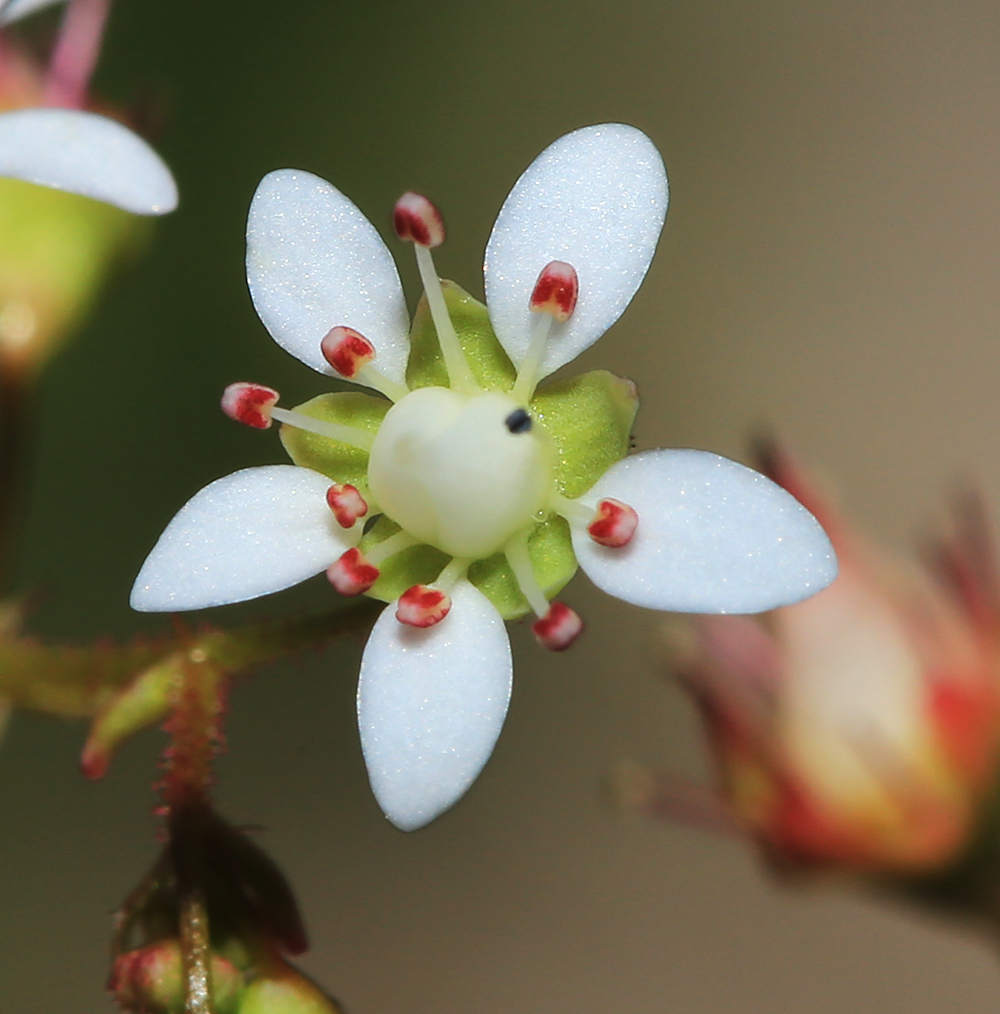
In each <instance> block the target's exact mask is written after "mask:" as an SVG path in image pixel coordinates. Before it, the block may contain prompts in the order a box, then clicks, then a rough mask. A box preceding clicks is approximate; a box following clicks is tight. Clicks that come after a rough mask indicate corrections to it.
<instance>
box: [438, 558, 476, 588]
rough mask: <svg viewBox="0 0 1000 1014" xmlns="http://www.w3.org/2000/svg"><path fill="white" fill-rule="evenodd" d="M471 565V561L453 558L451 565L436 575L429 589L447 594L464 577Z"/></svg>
mask: <svg viewBox="0 0 1000 1014" xmlns="http://www.w3.org/2000/svg"><path fill="white" fill-rule="evenodd" d="M471 563H472V560H469V559H465V558H462V557H459V556H456V557H454V558H453V559H452V561H451V563H449V564H448V565H447V566H446V567H445V568H444V570H442V571H441V573H440V574H438V579H437V580H436V581H435V582H434V583H433V584H432V585H431V587H432V588H436V589H437V590H438V591H443V592H444V593H445V594H447V593H448V592H450V591H451V589H452V588H454V587H455V585H456V584H457V583H458V582H459V581H460V580H461V579H462V578H463V577H465V572H466V571H467V570H468V569H469V565H470V564H471Z"/></svg>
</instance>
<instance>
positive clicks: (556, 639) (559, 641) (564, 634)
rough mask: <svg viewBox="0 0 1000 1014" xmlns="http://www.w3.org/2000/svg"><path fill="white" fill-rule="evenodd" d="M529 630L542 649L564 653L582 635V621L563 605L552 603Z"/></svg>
mask: <svg viewBox="0 0 1000 1014" xmlns="http://www.w3.org/2000/svg"><path fill="white" fill-rule="evenodd" d="M531 630H532V633H534V635H535V638H536V639H537V641H538V643H539V644H540V645H541V646H542V647H543V648H548V649H549V650H550V651H565V650H566V649H567V648H568V647H569V646H570V645H571V644H572V643H573V642H574V641H575V640H576V639H577V638H578V637H579V636H580V635H581V634H582V633H583V620H581V619H580V617H579V616H577V614H576V613H575V612H573V610H572V609H570V607H569V606H567V605H566V604H565V603H563V602H553V603H552V604H551V605H550V606H549V611H548V612H547V613H546V614H545V615H544V616H543V617H542V618H541V619H539V620H536V621H535V622H534V623H533V624H532V625H531Z"/></svg>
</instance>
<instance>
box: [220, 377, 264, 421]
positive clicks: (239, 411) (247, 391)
mask: <svg viewBox="0 0 1000 1014" xmlns="http://www.w3.org/2000/svg"><path fill="white" fill-rule="evenodd" d="M278 397H279V395H278V392H277V391H275V390H274V389H273V388H270V387H265V386H264V385H263V384H246V383H242V382H241V383H237V384H230V385H229V386H228V387H227V388H226V389H225V390H224V391H223V392H222V401H221V403H220V404H221V405H222V411H223V412H225V413H226V415H227V416H229V418H230V419H233V420H235V421H236V422H239V423H243V424H244V425H245V426H253V427H254V429H258V430H266V429H268V428H269V427H270V425H271V415H272V411H273V409H274V406H275V405H276V404H277V402H278Z"/></svg>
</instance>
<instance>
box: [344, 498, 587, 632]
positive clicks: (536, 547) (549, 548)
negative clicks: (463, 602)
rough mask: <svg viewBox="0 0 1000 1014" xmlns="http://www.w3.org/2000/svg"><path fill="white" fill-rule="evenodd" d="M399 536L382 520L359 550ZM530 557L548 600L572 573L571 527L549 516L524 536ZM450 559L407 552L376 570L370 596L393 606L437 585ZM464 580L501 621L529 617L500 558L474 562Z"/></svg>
mask: <svg viewBox="0 0 1000 1014" xmlns="http://www.w3.org/2000/svg"><path fill="white" fill-rule="evenodd" d="M399 530H400V529H399V525H397V524H396V523H395V522H394V521H390V520H389V519H388V518H386V517H381V518H379V519H378V521H377V522H376V523H375V524H374V525H373V526H372V528H371V530H370V531H369V532H368V533H367V534H366V535H365V537H364V538H363V539H362V540H361V544H360V546H359V547H358V548H359V549H360V550H361V552H362V553H363V554H364V553H367V551H368V550H370V549H372V548H373V547H374V546H377V545H378V544H379V543H380V542H382V541H383V540H385V539H387V538H389V536H390V535H395V534H396V532H398V531H399ZM528 554H529V556H530V557H531V562H532V564H533V565H534V571H535V577H536V578H537V579H538V583H539V585H540V586H541V588H542V590H543V591H544V592H545V594H546V596H547V597H549V598H551V597H552V596H553V595H555V594H557V593H558V592H559V591H560V589H561V588H562V587H563V586H564V585H565V584H566V583H567V581H569V579H570V578H571V577H572V576H573V575H574V574H575V573H576V568H577V563H576V556H575V555H574V553H573V543H572V541H571V539H570V535H569V525H567V524H566V522H565V521H564V520H563V519H562V518H561V517H557V516H556V515H550V516H549V517H547V518H546V519H545V520H544V521H542V522H541V523H540V524H537V525H535V527H534V529H533V531H532V532H531V534H530V535H529V536H528ZM450 559H451V557H449V556H447V555H446V554H445V553H442V552H441V551H440V550H439V549H435V548H434V547H433V546H427V545H420V546H411V547H410V548H409V549H404V550H402V551H401V552H399V553H396V554H395V555H394V556H391V557H389V559H388V560H386V561H385V562H384V563H383V564H380V566H379V578H378V580H377V581H376V582H375V584H373V585H372V587H371V588H370V589H369V590H368V594H369V595H370V596H372V598H376V599H379V600H381V601H382V602H395V600H396V599H398V598H399V596H400V595H402V594H403V592H405V591H406V589H407V588H411V587H412V586H413V585H415V584H432V583H433V582H434V581H436V580H437V577H438V575H439V574H440V573H441V571H442V570H444V568H445V565H446V564H447V563H448V561H449V560H450ZM468 578H469V581H470V582H471V583H472V584H474V585H475V586H476V587H477V588H478V589H479V590H480V591H481V592H482V593H483V594H484V595H485V596H486V597H487V598H488V599H489V600H490V602H492V603H493V605H494V606H496V608H497V610H498V612H499V613H500V615H501V616H502V617H503V618H504V619H505V620H513V619H516V618H517V617H518V616H523V615H524V614H525V613H526V612H528V611H529V609H530V607H529V605H528V602H527V600H526V599H525V598H524V596H523V595H522V594H521V589H520V588H519V587H518V584H517V581H515V580H514V575H513V573H512V572H511V569H510V567H509V566H508V564H507V559H506V557H505V556H504V555H503V553H495V554H494V555H493V556H490V557H487V558H486V559H485V560H476V562H475V563H473V564H472V566H471V567H470V568H469V573H468Z"/></svg>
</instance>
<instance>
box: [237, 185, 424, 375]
mask: <svg viewBox="0 0 1000 1014" xmlns="http://www.w3.org/2000/svg"><path fill="white" fill-rule="evenodd" d="M247 282H248V283H249V285H250V295H251V296H252V297H253V305H254V306H255V307H256V308H257V313H258V314H259V315H260V319H261V320H262V321H263V322H264V326H265V327H266V328H267V329H268V331H269V332H270V333H271V337H272V338H273V339H274V340H275V341H276V342H277V343H278V344H279V345H280V346H281V347H282V348H283V349H285V350H286V351H287V352H291V354H292V355H293V356H296V357H297V358H298V359H301V360H302V362H304V363H305V364H306V365H307V366H311V367H312V368H313V369H314V370H318V371H319V372H320V373H325V374H327V375H328V376H334V371H333V370H332V369H331V367H330V365H329V364H328V363H327V361H326V360H325V359H324V358H323V355H322V353H321V352H320V342H321V341H322V340H323V338H324V337H325V336H326V334H327V332H328V331H329V330H330V329H331V328H334V327H351V328H354V330H355V331H358V332H360V333H361V334H363V335H364V336H365V337H366V338H367V339H368V340H369V341H370V342H371V343H372V345H373V346H374V348H375V361H374V363H373V364H372V365H373V367H374V368H375V369H377V370H378V371H379V372H380V373H381V374H383V375H384V376H386V377H388V378H389V379H390V380H393V381H395V382H396V383H397V384H403V383H405V381H406V360H407V357H408V356H409V353H410V340H409V334H408V331H409V317H408V315H407V311H406V300H405V298H404V296H403V287H402V285H401V284H400V281H399V274H398V273H397V271H396V264H395V262H394V261H393V259H392V255H391V254H390V253H389V251H388V250H387V249H386V245H385V243H383V242H382V238H381V237H380V236H379V234H378V232H377V231H376V230H375V227H374V226H373V225H372V224H371V222H369V221H368V219H367V218H365V216H364V215H363V214H361V212H360V211H359V210H358V209H357V207H356V206H355V205H354V204H353V203H352V202H351V201H350V200H349V199H348V198H346V197H345V196H344V195H343V194H342V193H341V192H340V191H339V190H337V188H336V187H334V186H331V185H330V184H329V183H327V182H326V180H322V179H320V178H319V177H318V176H314V175H313V174H312V173H307V172H304V171H303V170H301V169H279V170H278V171H277V172H273V173H268V174H267V175H266V176H265V177H264V178H263V179H262V180H261V181H260V186H258V187H257V192H256V193H255V194H254V197H253V202H252V203H251V205H250V217H249V219H248V221H247Z"/></svg>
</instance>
